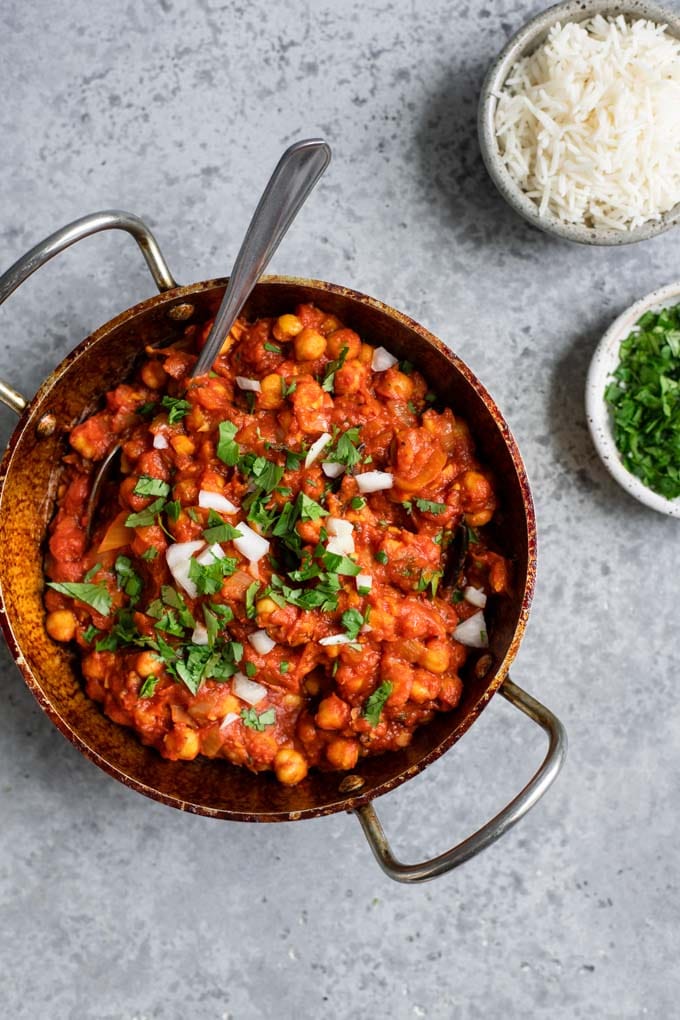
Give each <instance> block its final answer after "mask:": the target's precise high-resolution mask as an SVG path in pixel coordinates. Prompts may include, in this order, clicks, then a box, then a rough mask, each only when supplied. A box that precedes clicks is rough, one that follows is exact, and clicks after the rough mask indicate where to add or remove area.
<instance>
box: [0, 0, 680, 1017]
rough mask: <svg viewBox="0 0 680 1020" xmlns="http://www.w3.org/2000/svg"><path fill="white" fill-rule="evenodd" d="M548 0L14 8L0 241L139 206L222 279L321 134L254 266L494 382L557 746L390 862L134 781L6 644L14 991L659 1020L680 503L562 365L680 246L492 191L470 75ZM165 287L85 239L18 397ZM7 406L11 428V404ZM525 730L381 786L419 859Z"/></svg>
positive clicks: (403, 846) (5, 942)
mask: <svg viewBox="0 0 680 1020" xmlns="http://www.w3.org/2000/svg"><path fill="white" fill-rule="evenodd" d="M542 6H543V5H542V4H540V3H535V2H526V0H488V2H487V3H486V6H484V5H483V4H481V3H480V4H476V3H474V2H469V3H466V2H464V0H428V2H427V3H425V2H422V3H420V4H417V3H416V2H415V0H413V2H406V0H396V2H384V3H375V2H372V0H361V2H349V0H335V2H334V3H328V2H316V3H311V2H309V3H304V2H302V0H296V2H294V3H287V4H272V3H266V2H264V0H256V2H248V0H243V2H242V3H230V2H224V3H218V2H210V0H202V2H199V3H195V4H192V3H190V2H189V0H160V2H159V3H154V4H152V3H147V4H141V3H137V4H135V3H128V4H111V5H108V9H105V7H104V5H100V4H91V3H89V2H88V0H70V2H69V3H68V4H66V5H63V4H58V3H56V2H55V0H42V2H41V3H40V5H31V4H23V3H19V2H17V0H5V2H4V4H3V5H2V13H1V14H0V20H1V22H2V30H1V36H0V79H1V84H2V86H3V87H2V95H3V103H2V106H1V107H0V138H1V139H2V145H1V155H0V159H1V160H2V173H1V178H2V189H1V194H0V239H1V248H0V262H1V263H2V264H3V265H9V263H10V262H12V261H13V260H14V259H15V258H16V257H18V256H19V255H20V254H21V253H22V252H23V251H24V250H25V249H26V248H28V247H29V246H30V245H32V244H33V243H34V242H35V241H37V240H38V239H39V238H41V237H42V236H44V235H45V234H47V233H49V232H50V231H51V230H53V229H55V228H56V227H57V226H60V225H61V224H63V223H65V222H67V221H68V220H70V219H73V218H75V217H77V216H79V215H82V214H83V213H85V212H89V211H92V210H95V209H99V208H106V207H109V206H121V207H123V208H127V209H130V210H132V211H134V212H137V213H138V214H140V215H142V216H144V217H146V218H147V219H148V221H149V222H150V224H151V225H152V227H153V228H154V229H155V231H156V233H157V236H158V239H159V241H160V242H161V244H162V246H163V248H164V250H165V252H166V255H167V257H168V259H169V261H170V263H171V267H172V269H173V271H174V272H175V274H176V276H177V278H178V279H180V280H181V281H183V282H189V281H193V280H199V279H203V278H206V277H210V276H215V275H221V274H223V273H225V272H227V271H228V268H229V266H230V261H231V259H232V257H233V255H234V253H235V251H236V248H237V245H238V243H239V240H240V238H241V235H242V232H243V230H244V228H245V226H246V223H247V221H248V219H249V216H250V213H251V211H252V208H253V206H254V203H255V199H256V196H257V194H258V191H259V189H260V187H261V186H262V185H263V184H264V182H265V180H266V178H267V176H268V174H269V172H270V170H271V168H272V166H273V164H274V162H275V160H276V158H277V156H278V154H279V152H280V151H281V149H282V148H283V147H284V146H285V144H286V143H288V142H290V141H291V140H293V139H295V138H296V137H299V136H302V135H309V134H314V133H322V134H324V135H325V136H326V137H327V138H328V139H329V140H330V142H331V144H332V145H333V148H334V152H335V160H334V163H333V164H332V167H331V169H330V171H329V172H328V174H327V175H326V177H325V179H324V180H323V182H322V184H321V186H320V187H319V189H318V191H317V193H316V194H315V196H314V197H313V199H312V200H311V201H310V203H309V205H308V206H307V207H306V208H305V210H304V211H303V213H302V214H301V216H300V219H299V221H298V223H297V224H296V226H295V227H294V229H293V231H292V233H291V234H290V236H289V237H288V238H287V240H286V241H285V243H284V245H283V247H282V249H281V250H280V252H279V253H278V255H277V256H276V258H275V260H274V263H273V269H274V270H275V271H277V270H278V271H280V272H288V273H293V274H299V275H303V276H304V275H309V276H318V277H321V278H325V279H329V280H333V281H335V282H338V283H345V284H349V285H351V286H355V287H357V288H358V289H360V290H364V291H367V292H369V293H371V294H375V295H376V296H377V297H379V298H382V299H383V300H384V301H387V302H388V303H390V304H393V305H395V306H397V307H398V308H401V309H403V310H405V311H406V312H408V313H410V314H411V315H413V316H414V317H415V318H417V319H419V320H420V321H421V322H423V323H424V324H425V325H426V326H428V327H429V328H430V329H432V330H433V331H434V332H435V333H437V334H438V335H440V336H441V337H443V338H444V339H445V340H446V341H447V342H448V343H450V344H451V345H452V346H453V347H455V348H456V350H458V352H459V353H460V354H461V355H462V356H463V357H464V358H465V360H466V361H467V362H468V363H469V364H470V365H471V367H472V368H473V369H474V370H475V371H476V372H477V373H478V374H479V375H480V376H481V378H482V380H483V381H484V382H485V383H486V384H487V386H488V387H489V388H490V390H491V392H492V393H493V394H494V396H495V397H496V398H497V400H498V402H499V403H500V405H501V407H502V408H503V410H504V412H505V413H506V415H507V417H508V419H509V421H510V424H511V427H512V428H513V430H514V432H515V435H516V437H517V439H518V441H519V445H520V448H521V450H522V452H523V455H524V458H525V460H526V463H527V467H528V470H529V474H530V476H531V478H532V481H533V490H534V496H535V500H536V504H537V511H538V518H539V525H540V537H541V548H540V563H539V585H538V593H537V596H536V600H535V604H534V611H533V614H532V620H531V623H530V626H529V630H528V633H527V636H526V639H525V641H524V643H523V645H522V649H521V653H520V655H519V658H518V662H517V665H516V667H515V670H514V677H515V679H516V681H517V682H518V683H519V684H520V685H524V686H526V688H527V689H528V690H529V691H531V692H532V693H534V694H535V695H537V696H538V697H539V698H540V699H542V700H543V701H545V703H546V704H548V705H549V706H550V707H551V708H553V710H554V711H555V712H556V713H557V714H558V715H560V716H561V717H562V718H563V720H564V721H565V723H566V725H567V727H568V730H569V735H570V738H571V753H570V757H569V759H568V763H567V767H566V769H565V771H564V773H563V775H562V777H561V778H560V780H559V781H558V782H557V784H556V786H555V787H554V788H553V789H552V790H551V791H550V793H549V794H548V796H547V797H546V798H545V800H544V801H543V802H542V803H541V804H540V805H539V807H538V808H536V810H535V811H534V812H533V813H532V814H531V815H529V816H528V818H527V819H525V820H524V822H523V823H522V824H521V825H520V826H518V827H517V828H516V829H515V830H513V831H512V832H511V833H510V834H508V835H507V836H506V837H505V838H504V839H503V840H502V842H501V843H498V844H496V846H495V847H493V848H491V849H490V850H488V851H487V852H486V853H485V854H483V855H482V856H481V857H479V858H477V859H476V860H475V861H473V862H470V863H468V864H467V865H466V866H464V867H463V868H462V869H461V870H459V871H458V872H456V873H454V874H452V875H449V876H447V877H445V878H443V879H440V880H439V881H437V882H436V883H434V884H430V885H426V886H421V887H416V888H405V887H401V886H398V885H396V884H394V883H391V882H390V881H389V880H387V879H386V878H384V877H383V876H382V874H381V872H380V871H379V870H378V868H377V867H376V865H375V864H374V862H373V860H372V857H371V855H370V853H369V850H368V847H367V846H366V844H365V843H364V841H363V838H362V835H361V832H360V830H359V826H358V825H357V823H356V821H355V820H354V819H352V818H350V817H348V816H344V815H342V816H334V817H332V818H329V819H325V820H320V821H312V822H304V823H299V824H288V825H281V826H273V827H272V826H269V827H256V826H246V825H236V824H231V825H229V824H226V823H220V822H215V821H209V820H206V819H201V818H195V817H191V816H186V817H185V816H183V815H182V814H180V813H179V812H174V811H172V810H171V809H169V808H166V807H162V806H160V805H158V804H155V803H153V802H151V801H147V800H145V799H143V798H142V797H140V796H139V795H138V794H136V793H132V792H130V791H127V790H125V789H124V788H122V787H121V786H119V785H117V784H116V783H115V782H114V781H113V780H111V779H109V778H107V777H106V776H105V775H104V774H103V773H101V772H99V771H98V770H97V769H96V768H94V767H93V766H92V765H90V764H89V763H88V762H86V761H85V760H84V759H83V758H82V757H81V756H80V755H79V754H78V752H77V751H76V750H75V749H74V748H72V747H71V746H70V745H69V744H68V743H67V742H66V741H65V740H64V739H63V738H62V737H61V736H60V735H59V733H58V732H57V731H56V730H55V729H54V728H53V726H52V725H51V723H50V722H49V721H48V720H47V719H46V718H45V717H44V716H43V715H42V714H41V713H40V711H39V709H38V708H37V706H36V704H35V703H34V701H33V699H32V697H31V695H30V694H29V693H28V691H27V690H26V688H25V687H24V685H23V683H22V681H21V679H20V677H19V674H18V672H17V671H16V669H15V668H14V667H13V665H12V662H11V660H10V657H9V655H8V653H7V651H6V649H5V648H4V646H3V648H2V652H1V655H2V679H1V681H0V682H1V684H2V706H3V709H2V711H1V712H0V771H1V778H0V812H1V816H0V817H1V826H0V930H1V936H2V944H1V946H0V954H1V956H0V1003H1V1005H0V1013H1V1014H2V1016H3V1017H5V1016H6V1017H11V1018H13V1020H22V1018H31V1020H33V1018H41V1020H43V1018H48V1020H53V1018H58V1020H61V1018H69V1020H105V1018H106V1020H108V1018H111V1020H113V1018H115V1020H119V1018H120V1020H123V1018H124V1020H143V1018H144V1020H150V1018H164V1020H165V1018H169V1020H175V1018H176V1020H180V1018H187V1017H191V1018H192V1020H193V1018H197V1020H226V1018H230V1020H231V1018H235V1020H250V1018H271V1017H284V1018H289V1017H291V1018H292V1017H296V1018H316V1017H338V1018H345V1017H350V1016H352V1017H377V1018H381V1020H382V1018H387V1017H390V1018H392V1017H394V1018H398V1020H402V1018H403V1020H407V1018H409V1020H410V1018H418V1017H431V1018H443V1020H448V1018H453V1020H472V1018H477V1017H484V1018H491V1020H496V1018H504V1020H505V1018H516V1017H533V1016H546V1017H551V1018H555V1020H562V1018H571V1017H575V1018H576V1017H583V1018H585V1017H588V1018H592V1017H612V1018H626V1020H628V1018H637V1017H650V1018H667V1017H671V1016H677V1015H678V1006H677V983H678V977H679V976H680V965H679V963H678V957H679V954H680V939H679V937H678V908H679V906H680V892H679V889H678V853H677V842H678V839H679V838H680V819H679V818H678V797H677V789H678V771H679V767H678V766H679V761H680V746H679V745H680V740H679V738H680V711H679V709H678V707H677V694H676V692H677V689H678V665H679V663H678V651H677V649H678V642H677V632H678V608H677V606H678V601H677V591H678V584H677V577H678V569H679V568H680V555H679V553H678V525H677V522H675V521H672V520H670V519H667V518H664V517H662V516H660V515H657V514H655V513H653V512H652V511H648V510H645V509H643V508H642V507H640V506H639V505H638V504H636V503H634V502H633V501H632V500H631V499H630V498H629V497H628V496H626V495H625V494H624V493H623V492H622V491H621V490H619V489H618V487H617V486H616V485H615V483H614V482H613V481H611V480H610V478H609V476H608V475H607V474H606V473H605V471H604V469H603V468H602V467H601V465H600V463H599V461H598V460H597V459H596V456H595V454H594V452H593V449H592V447H591V444H590V441H589V438H588V434H587V432H586V428H585V423H584V414H583V408H582V390H583V382H584V374H585V371H586V366H587V364H588V360H589V357H590V354H591V352H592V350H593V347H594V345H595V343H596V341H597V339H598V337H599V336H600V335H601V333H602V332H603V330H604V328H605V327H606V326H607V324H608V323H609V322H610V321H611V320H612V318H613V317H614V316H615V315H616V314H618V312H620V311H621V310H622V309H623V308H625V307H626V305H628V304H629V303H630V302H632V301H633V300H634V299H635V298H637V297H639V296H640V295H642V294H644V293H646V292H647V291H649V290H651V289H653V288H654V287H657V286H659V285H661V284H664V283H667V282H670V281H671V280H673V279H674V278H675V277H677V276H678V274H679V273H680V235H679V234H678V233H677V231H676V232H675V233H672V234H667V235H665V236H663V237H660V238H657V239H656V240H653V241H651V242H648V243H646V244H644V245H640V246H631V247H630V248H629V249H625V248H623V249H621V250H611V251H607V250H597V249H586V248H580V247H576V246H572V245H570V244H567V243H561V242H558V241H554V240H551V239H549V238H547V237H545V236H542V235H540V234H538V233H536V232H533V231H532V230H531V229H530V228H529V227H527V226H525V225H524V224H523V223H522V222H521V221H520V220H519V219H517V218H516V217H515V216H514V215H513V214H512V213H511V212H510V211H509V210H508V209H507V208H506V207H505V206H504V205H503V203H502V201H501V200H500V199H499V197H498V196H497V195H496V194H495V193H494V191H493V189H492V186H491V184H490V182H489V181H488V179H487V177H486V175H485V173H484V170H483V167H482V165H481V162H480V157H479V152H478V149H477V143H476V138H475V129H474V120H475V108H476V101H477V94H478V91H479V86H480V83H481V79H482V76H483V73H484V70H485V68H486V66H487V65H488V63H489V61H490V60H491V58H492V57H493V55H494V54H495V53H496V52H497V50H498V49H499V48H500V47H501V46H502V45H503V43H504V41H505V40H506V38H507V37H508V35H509V34H510V33H511V32H512V31H514V30H515V29H516V28H518V27H519V26H520V24H521V23H522V22H523V21H524V20H525V19H526V18H527V17H528V16H529V15H530V14H532V13H535V12H536V11H538V10H539V9H540V8H541V7H542ZM38 10H39V12H40V13H39V14H38ZM151 292H152V283H151V281H150V278H149V277H148V276H147V275H146V273H145V269H144V267H143V264H142V263H141V260H140V258H139V255H138V253H137V251H136V249H135V248H134V245H132V243H131V242H130V241H129V240H128V239H126V238H124V237H122V236H102V237H99V238H95V239H91V240H88V241H86V242H84V243H83V245H82V246H81V248H80V250H77V251H76V250H73V251H71V252H69V253H68V254H66V255H64V256H62V257H61V258H60V259H59V260H57V261H56V262H54V263H52V264H51V265H49V266H48V267H46V268H45V269H44V270H43V271H42V272H41V273H40V275H39V276H37V277H34V278H33V279H32V280H31V281H30V282H29V283H28V284H27V285H25V287H24V288H23V290H22V291H21V292H20V293H17V294H16V295H15V296H14V297H12V298H11V300H10V301H9V302H8V304H7V305H6V306H5V307H4V308H3V309H2V313H1V316H0V318H1V322H2V328H1V330H0V376H2V377H3V378H6V379H8V380H9V381H10V382H11V383H13V384H14V385H15V386H16V387H18V388H20V389H21V390H23V391H24V392H25V393H27V394H31V393H32V392H33V391H34V389H35V388H36V387H37V385H38V383H39V381H40V380H41V379H42V378H43V377H44V376H45V375H46V374H47V373H48V372H49V371H50V369H51V368H52V367H53V366H54V365H55V364H56V363H57V362H58V361H59V360H60V359H61V358H62V357H63V355H64V354H65V353H66V352H67V351H68V350H69V349H70V348H71V347H72V346H73V345H74V344H75V343H76V342H78V341H79V340H80V339H82V337H84V336H85V335H86V334H87V333H89V332H90V331H91V330H92V329H93V328H94V327H95V326H97V325H99V324H100V323H102V322H104V321H106V320H107V319H108V318H110V317H111V316H112V315H113V314H114V313H117V312H118V311H120V310H122V309H123V308H124V307H127V306H129V305H131V304H132V303H133V302H135V301H137V300H139V299H142V298H144V297H146V296H148V295H150V294H151ZM0 426H1V428H2V433H3V435H2V439H3V440H4V439H5V438H6V437H7V436H8V435H9V433H10V431H11V429H12V427H13V425H12V419H11V416H10V414H9V412H7V411H6V410H4V409H1V410H0ZM542 753H543V738H542V736H541V735H540V734H539V733H538V732H536V729H535V727H533V726H532V725H531V724H530V723H529V722H528V721H526V720H525V719H523V718H520V717H519V716H518V714H517V713H516V712H515V711H514V710H513V709H511V708H510V706H509V705H507V704H506V703H505V702H504V701H503V700H502V699H501V698H497V699H495V700H494V702H493V703H492V704H491V705H490V706H489V708H488V710H487V711H486V712H485V713H484V715H483V716H482V718H481V719H480V720H479V722H478V723H477V724H476V725H475V726H474V728H473V729H472V730H471V731H470V732H469V733H468V735H467V736H466V737H465V738H464V739H463V741H462V742H461V743H460V744H459V745H458V746H457V747H456V749H455V750H454V751H452V752H451V753H450V754H449V755H447V756H445V757H444V759H443V760H441V761H439V762H438V763H436V764H435V765H434V766H432V767H431V768H430V769H429V770H428V771H427V773H426V774H425V775H422V776H420V777H419V778H417V779H415V780H413V781H412V782H411V783H409V784H407V786H405V787H403V788H402V789H401V790H399V791H396V792H395V793H393V794H391V795H389V796H388V797H386V798H384V799H383V800H382V801H381V802H380V811H381V813H382V815H383V816H384V820H385V824H386V828H387V830H388V832H389V834H390V835H391V836H392V838H393V840H394V843H395V845H396V848H397V849H398V850H399V852H400V853H402V854H403V855H404V856H406V857H411V858H415V856H416V855H419V854H431V853H434V852H435V851H441V850H442V849H444V848H445V847H446V846H447V845H448V844H449V843H451V842H453V841H454V840H455V839H457V838H460V837H462V836H464V835H466V834H467V833H468V832H469V831H471V829H472V828H473V827H474V826H475V825H477V824H479V823H480V822H481V821H483V820H485V819H486V818H487V817H488V816H489V815H490V814H491V813H493V812H494V811H495V810H497V809H498V808H500V807H501V805H502V804H503V803H504V802H505V801H506V800H507V799H508V798H509V797H511V796H512V794H513V793H514V792H515V791H516V790H517V789H518V788H519V787H520V786H521V785H522V784H523V783H524V782H525V781H526V779H527V778H528V777H529V775H530V774H531V772H532V770H533V769H534V768H535V767H536V765H537V763H538V761H539V760H540V757H541V755H542Z"/></svg>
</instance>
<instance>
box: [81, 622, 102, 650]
mask: <svg viewBox="0 0 680 1020" xmlns="http://www.w3.org/2000/svg"><path fill="white" fill-rule="evenodd" d="M97 634H99V631H98V630H97V628H96V627H95V626H94V625H93V624H90V626H89V627H88V628H87V630H84V631H83V641H87V643H88V645H89V644H92V641H93V640H94V639H95V638H96V636H97Z"/></svg>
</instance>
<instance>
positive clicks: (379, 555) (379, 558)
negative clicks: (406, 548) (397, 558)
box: [374, 549, 389, 565]
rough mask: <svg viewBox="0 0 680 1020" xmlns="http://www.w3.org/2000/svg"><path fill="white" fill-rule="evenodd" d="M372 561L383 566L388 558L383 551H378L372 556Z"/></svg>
mask: <svg viewBox="0 0 680 1020" xmlns="http://www.w3.org/2000/svg"><path fill="white" fill-rule="evenodd" d="M374 559H376V560H377V561H378V563H382V564H383V565H384V564H385V563H389V557H388V555H387V553H386V552H385V551H384V550H383V549H378V551H377V553H376V554H375V556H374Z"/></svg>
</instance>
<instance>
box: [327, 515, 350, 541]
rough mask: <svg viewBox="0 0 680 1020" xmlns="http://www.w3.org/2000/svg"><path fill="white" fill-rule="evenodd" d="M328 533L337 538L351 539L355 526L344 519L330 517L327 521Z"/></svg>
mask: <svg viewBox="0 0 680 1020" xmlns="http://www.w3.org/2000/svg"><path fill="white" fill-rule="evenodd" d="M326 531H327V532H328V534H329V535H334V536H336V537H337V538H349V537H350V536H351V534H352V532H353V531H354V525H353V524H352V522H351V521H346V520H344V519H343V518H342V517H329V518H328V520H327V521H326Z"/></svg>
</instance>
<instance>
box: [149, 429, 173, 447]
mask: <svg viewBox="0 0 680 1020" xmlns="http://www.w3.org/2000/svg"><path fill="white" fill-rule="evenodd" d="M169 445H170V443H169V442H168V441H167V439H166V438H165V436H164V435H163V433H162V432H156V434H155V435H154V437H153V448H154V450H167V448H168V447H169Z"/></svg>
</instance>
